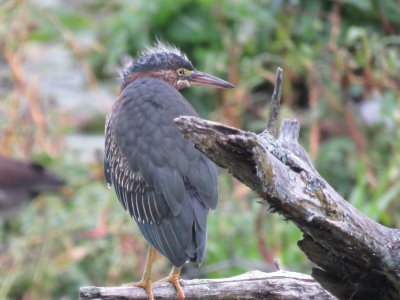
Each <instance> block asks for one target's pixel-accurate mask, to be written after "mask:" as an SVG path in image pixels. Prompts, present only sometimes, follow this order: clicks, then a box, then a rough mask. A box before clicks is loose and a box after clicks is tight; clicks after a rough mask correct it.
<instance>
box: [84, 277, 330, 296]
mask: <svg viewBox="0 0 400 300" xmlns="http://www.w3.org/2000/svg"><path fill="white" fill-rule="evenodd" d="M181 285H182V288H183V290H184V292H185V295H186V299H187V300H190V299H244V298H245V299H265V300H277V299H316V300H317V299H326V300H330V299H335V297H333V296H332V295H330V294H329V293H328V292H326V291H325V290H324V289H322V287H321V286H320V285H319V284H318V283H317V282H316V281H315V280H314V279H313V278H312V277H311V276H309V275H304V274H300V273H294V272H286V271H277V272H271V273H264V272H260V271H252V272H248V273H245V274H242V275H239V276H235V277H230V278H223V279H192V280H181ZM153 294H154V298H156V299H176V292H175V289H174V288H173V287H172V285H170V284H168V283H160V284H155V285H154V286H153ZM79 296H80V299H82V300H83V299H85V300H86V299H147V295H146V292H145V290H144V289H142V288H138V287H124V286H123V287H122V286H121V287H82V288H81V289H80V295H79Z"/></svg>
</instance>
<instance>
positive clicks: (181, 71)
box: [176, 68, 185, 76]
mask: <svg viewBox="0 0 400 300" xmlns="http://www.w3.org/2000/svg"><path fill="white" fill-rule="evenodd" d="M176 73H178V75H179V76H183V75H184V74H185V69H183V68H179V69H178V70H176Z"/></svg>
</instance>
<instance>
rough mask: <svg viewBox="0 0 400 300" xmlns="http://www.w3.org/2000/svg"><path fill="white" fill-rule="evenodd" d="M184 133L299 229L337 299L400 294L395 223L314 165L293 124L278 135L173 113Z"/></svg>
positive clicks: (318, 275)
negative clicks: (347, 196) (354, 201)
mask: <svg viewBox="0 0 400 300" xmlns="http://www.w3.org/2000/svg"><path fill="white" fill-rule="evenodd" d="M175 121H176V123H177V125H178V127H179V128H180V130H181V131H182V133H183V134H184V136H185V137H186V138H188V139H190V140H191V141H193V143H194V144H195V146H196V147H197V148H198V149H199V150H200V151H201V152H203V153H204V154H206V155H207V156H208V157H209V158H210V159H212V160H213V161H214V162H216V163H217V164H218V165H219V166H221V167H222V168H226V169H228V170H229V171H230V172H231V173H232V174H233V175H234V176H235V177H236V178H238V179H239V180H241V181H242V182H243V183H245V184H246V185H248V186H249V187H250V188H252V189H253V190H254V191H256V192H257V193H258V194H260V196H261V197H262V198H263V199H265V201H267V202H268V203H269V204H270V205H271V206H272V208H273V209H274V210H275V211H276V212H278V213H280V214H281V215H283V216H284V217H285V218H287V219H289V220H291V221H293V222H294V223H295V224H296V225H297V226H298V227H299V228H300V229H301V230H302V232H303V233H304V238H303V240H302V241H300V242H299V246H300V248H301V249H302V250H303V251H304V252H305V253H306V255H307V256H308V258H309V259H310V260H311V261H312V262H314V263H315V264H316V265H317V266H318V268H314V269H313V274H312V275H313V277H314V278H315V279H316V280H317V281H319V282H320V283H321V285H322V286H324V287H325V288H326V289H327V290H328V291H329V292H331V293H332V294H334V295H336V296H338V297H339V298H340V299H349V298H351V297H352V299H399V298H400V230H396V229H391V228H387V227H384V226H382V225H380V224H378V223H376V222H375V221H373V220H371V219H368V218H367V217H366V216H364V215H362V214H361V213H360V212H359V211H358V210H356V209H355V208H354V207H352V206H351V205H350V204H349V203H348V202H347V201H345V200H344V199H343V198H342V197H341V196H340V195H339V194H338V193H337V192H336V191H335V190H334V189H333V188H332V187H331V186H330V185H329V184H328V183H327V182H326V181H325V180H324V179H323V178H322V177H321V176H320V175H319V174H318V172H317V171H316V170H315V168H314V167H313V165H312V163H311V162H310V160H309V159H308V155H307V153H306V152H305V150H304V149H303V148H302V147H301V146H300V145H299V144H298V136H299V130H300V124H299V122H298V121H296V120H284V121H283V124H282V126H281V129H280V135H279V137H278V139H275V138H274V137H272V136H271V135H270V134H269V133H268V132H267V131H264V132H263V133H261V134H260V135H256V134H255V133H251V132H245V131H242V130H240V129H236V128H232V127H228V126H224V125H222V124H219V123H215V122H211V121H205V120H202V119H199V118H195V117H180V118H177V119H176V120H175Z"/></svg>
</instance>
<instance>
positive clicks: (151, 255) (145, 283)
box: [123, 246, 185, 300]
mask: <svg viewBox="0 0 400 300" xmlns="http://www.w3.org/2000/svg"><path fill="white" fill-rule="evenodd" d="M156 254H157V252H156V249H155V248H154V247H152V246H150V247H149V251H148V253H147V259H146V267H145V270H144V272H143V277H142V280H141V281H139V282H131V283H127V284H123V286H135V287H141V288H144V289H145V290H146V292H147V295H148V297H149V300H154V296H153V290H152V282H151V280H150V275H151V268H152V265H153V262H154V259H155V256H156ZM180 274H181V268H176V267H173V268H172V270H171V273H170V274H169V275H168V277H165V278H164V279H161V280H159V281H157V282H156V283H155V284H157V283H161V282H170V283H171V284H172V285H173V286H174V287H175V289H176V296H177V298H178V300H183V299H185V293H184V292H183V289H182V287H181V285H180V283H179V280H180Z"/></svg>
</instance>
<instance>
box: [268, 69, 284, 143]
mask: <svg viewBox="0 0 400 300" xmlns="http://www.w3.org/2000/svg"><path fill="white" fill-rule="evenodd" d="M281 86H282V69H281V68H280V67H278V68H277V69H276V74H275V88H274V93H273V94H272V97H271V108H270V110H269V115H268V123H267V130H268V131H269V133H270V134H271V135H272V136H276V121H277V119H278V116H279V110H280V106H281Z"/></svg>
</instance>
